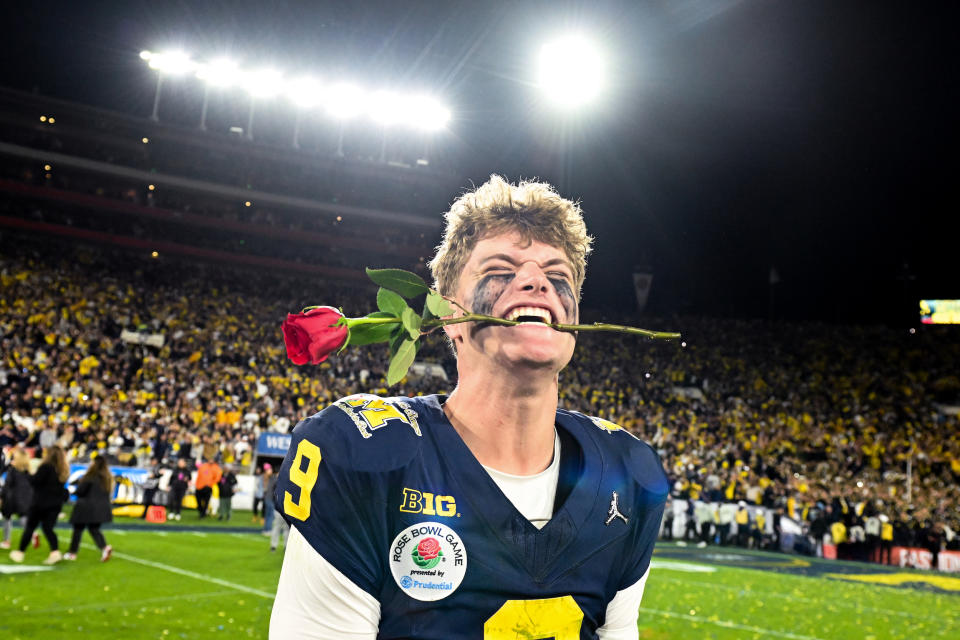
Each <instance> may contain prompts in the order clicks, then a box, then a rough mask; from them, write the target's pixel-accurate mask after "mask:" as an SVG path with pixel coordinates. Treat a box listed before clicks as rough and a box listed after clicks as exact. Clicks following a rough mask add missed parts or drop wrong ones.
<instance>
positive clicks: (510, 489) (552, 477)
mask: <svg viewBox="0 0 960 640" xmlns="http://www.w3.org/2000/svg"><path fill="white" fill-rule="evenodd" d="M483 468H484V469H486V470H487V473H489V474H490V477H491V478H493V481H494V482H495V483H497V486H498V487H500V491H502V492H503V495H505V496H507V498H508V499H509V500H510V502H512V503H513V506H514V507H516V508H517V511H519V512H520V513H521V514H523V517H524V518H526V519H527V520H529V521H530V523H531V524H532V525H533V526H535V527H536V528H537V529H543V525H545V524H547V523H548V522H550V518H551V517H552V516H553V501H554V498H556V495H557V483H558V482H559V481H560V436H559V435H554V438H553V462H551V463H550V466H549V467H547V468H546V469H544V470H543V471H541V472H540V473H535V474H533V475H532V476H515V475H513V474H512V473H504V472H503V471H497V470H496V469H494V468H492V467H488V466H486V465H483Z"/></svg>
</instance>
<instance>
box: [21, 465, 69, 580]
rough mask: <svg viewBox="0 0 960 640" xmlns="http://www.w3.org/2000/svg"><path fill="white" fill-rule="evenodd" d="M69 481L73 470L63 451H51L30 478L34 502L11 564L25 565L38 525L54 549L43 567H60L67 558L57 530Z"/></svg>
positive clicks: (67, 494)
mask: <svg viewBox="0 0 960 640" xmlns="http://www.w3.org/2000/svg"><path fill="white" fill-rule="evenodd" d="M69 477H70V467H68V466H67V458H66V456H65V455H64V454H63V449H61V448H60V447H57V446H53V447H50V448H49V449H47V452H46V454H45V455H44V456H43V462H42V463H41V464H40V466H39V467H38V468H37V473H36V474H35V475H33V476H32V477H31V478H30V484H31V485H33V500H32V501H31V503H30V509H29V510H28V511H27V526H26V528H25V529H24V530H23V534H22V535H21V536H20V547H19V548H18V549H15V550H14V551H11V552H10V559H11V560H13V561H14V562H23V557H24V551H26V550H27V545H28V544H29V543H30V539H31V538H32V537H33V532H34V531H35V530H36V529H37V526H38V525H39V526H40V527H41V528H42V529H43V535H44V537H45V538H46V539H47V544H49V545H50V555H49V556H47V559H46V560H44V561H43V564H56V563H58V562H60V560H61V559H62V558H63V554H62V553H60V545H59V541H58V540H57V533H56V531H54V529H53V527H54V525H55V524H56V523H57V516H59V515H60V509H61V508H63V503H64V502H66V500H67V497H69V495H70V494H69V492H68V491H67V488H66V487H65V486H64V483H65V482H66V481H67V478H69Z"/></svg>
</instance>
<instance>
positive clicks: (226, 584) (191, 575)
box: [82, 544, 276, 600]
mask: <svg viewBox="0 0 960 640" xmlns="http://www.w3.org/2000/svg"><path fill="white" fill-rule="evenodd" d="M82 546H83V547H86V548H88V549H95V548H96V547H94V546H93V545H89V544H84V545H82ZM113 557H114V558H120V559H121V560H127V561H128V562H135V563H137V564H142V565H144V566H145V567H153V568H154V569H160V570H161V571H169V572H170V573H176V574H179V575H181V576H187V577H188V578H193V579H195V580H203V581H204V582H212V583H213V584H218V585H220V586H221V587H228V588H230V589H236V590H237V591H243V592H244V593H252V594H253V595H255V596H260V597H261V598H267V599H268V600H273V599H274V597H276V594H275V593H270V592H269V591H261V590H260V589H254V588H253V587H248V586H246V585H242V584H237V583H236V582H230V581H228V580H222V579H220V578H214V577H213V576H208V575H204V574H202V573H196V572H194V571H187V570H186V569H181V568H180V567H174V566H171V565H169V564H163V563H160V562H154V561H153V560H144V559H143V558H138V557H136V556H131V555H129V554H126V553H120V552H118V551H114V552H113Z"/></svg>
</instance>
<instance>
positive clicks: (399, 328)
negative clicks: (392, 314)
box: [390, 324, 410, 358]
mask: <svg viewBox="0 0 960 640" xmlns="http://www.w3.org/2000/svg"><path fill="white" fill-rule="evenodd" d="M390 326H391V328H392V329H393V331H392V332H391V333H390V357H391V358H392V357H393V356H395V355H397V349H399V348H400V345H401V344H403V341H404V340H409V339H410V334H409V333H407V330H406V328H405V327H404V326H403V325H402V324H395V325H390Z"/></svg>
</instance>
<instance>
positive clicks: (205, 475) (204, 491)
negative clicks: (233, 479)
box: [196, 460, 223, 518]
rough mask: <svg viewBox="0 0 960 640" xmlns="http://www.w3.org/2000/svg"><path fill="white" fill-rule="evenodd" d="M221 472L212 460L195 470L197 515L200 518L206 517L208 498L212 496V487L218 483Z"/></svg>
mask: <svg viewBox="0 0 960 640" xmlns="http://www.w3.org/2000/svg"><path fill="white" fill-rule="evenodd" d="M222 475H223V472H222V471H221V470H220V465H218V464H217V463H216V462H214V461H213V460H206V461H205V462H204V463H203V464H201V465H200V468H199V469H197V481H196V487H197V513H198V514H200V517H201V518H205V517H206V516H207V508H208V507H209V506H210V496H211V495H212V494H213V486H214V485H215V484H217V483H218V482H220V477H221V476H222Z"/></svg>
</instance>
